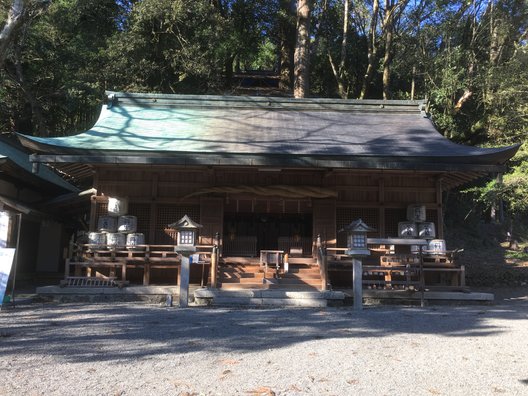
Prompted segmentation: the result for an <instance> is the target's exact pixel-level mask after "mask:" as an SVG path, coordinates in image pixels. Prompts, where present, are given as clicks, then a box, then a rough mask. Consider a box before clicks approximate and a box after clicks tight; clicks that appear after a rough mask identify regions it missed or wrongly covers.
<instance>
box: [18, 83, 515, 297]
mask: <svg viewBox="0 0 528 396" xmlns="http://www.w3.org/2000/svg"><path fill="white" fill-rule="evenodd" d="M19 139H20V141H21V142H22V143H23V144H24V146H26V147H27V148H28V149H30V150H31V151H32V152H33V153H34V154H33V155H32V156H31V160H32V161H33V163H34V165H35V166H36V167H38V166H46V165H49V166H51V167H52V168H55V169H57V170H59V171H61V172H64V173H66V174H69V175H71V177H73V178H74V179H75V178H77V179H79V180H87V178H88V180H89V181H90V183H91V186H93V188H94V195H93V197H92V201H91V202H92V208H91V218H90V227H91V231H92V232H94V233H97V232H100V231H103V232H104V231H105V229H104V227H101V218H102V217H104V216H108V215H109V214H110V213H109V208H108V205H109V198H115V197H117V198H120V199H122V200H123V202H126V203H127V205H126V206H127V208H126V213H124V212H123V213H124V215H126V216H129V217H130V218H133V219H134V223H135V224H134V227H133V229H129V230H127V229H126V227H125V228H124V231H125V233H126V231H133V233H134V234H137V235H136V236H140V237H141V238H140V239H139V240H140V242H141V243H140V244H138V245H140V248H141V249H140V248H138V247H136V248H135V249H132V248H131V246H129V243H126V244H125V243H124V242H120V243H117V245H115V244H114V245H113V248H110V249H107V247H108V243H107V244H106V245H105V244H104V243H101V244H100V245H98V246H99V248H97V249H94V247H93V246H91V248H90V244H88V245H86V246H85V248H81V249H80V251H79V252H77V253H76V254H75V255H74V257H72V259H71V260H70V263H69V264H68V265H67V267H70V265H71V266H72V268H70V269H68V270H67V275H68V276H70V277H72V278H75V277H74V276H72V274H75V275H77V276H78V277H87V276H95V275H98V276H99V277H101V278H102V279H104V278H105V277H109V276H110V275H111V276H112V277H115V279H118V280H119V279H120V280H122V281H126V282H130V283H139V284H142V283H143V284H167V283H169V284H171V283H172V284H176V283H177V282H178V258H177V254H174V249H173V247H174V244H175V241H174V237H175V233H174V230H171V229H169V228H168V225H169V224H171V223H174V222H175V221H178V220H179V219H180V218H182V217H183V216H184V215H187V216H189V218H191V219H193V220H194V221H196V222H197V223H200V224H201V225H202V228H201V229H200V230H199V240H198V250H199V253H198V254H197V255H196V258H195V263H201V264H202V265H201V266H200V265H197V266H195V270H194V272H193V273H192V274H191V281H194V282H197V283H201V284H202V285H206V284H209V285H212V286H214V287H218V288H292V289H295V288H301V289H302V288H303V287H305V288H312V289H317V290H326V289H328V288H338V287H344V288H346V287H350V282H351V279H350V268H347V266H346V257H345V255H344V250H345V248H346V244H347V240H346V239H347V235H346V233H344V232H341V233H340V232H338V231H339V230H341V229H343V228H344V227H345V226H346V225H348V224H350V223H351V222H352V221H354V220H357V219H362V220H363V221H364V222H365V223H366V224H368V226H370V227H371V228H372V229H374V231H371V232H369V233H368V237H369V241H371V242H373V243H372V246H371V248H372V252H373V254H372V255H371V256H370V257H369V259H368V260H367V263H366V264H369V265H372V266H373V267H372V268H373V269H372V271H370V272H369V271H367V272H366V273H365V276H366V278H371V279H370V280H369V279H366V280H365V285H368V286H369V287H370V286H372V287H374V288H376V287H381V288H398V287H407V288H408V287H409V286H410V285H411V284H410V283H409V282H411V281H410V280H409V279H410V275H409V274H411V275H412V270H409V265H410V266H412V265H414V263H415V261H416V257H418V256H412V254H413V252H412V251H411V250H412V249H413V248H412V246H411V244H410V243H405V241H404V243H402V244H401V246H399V243H398V241H399V242H401V240H400V239H401V229H400V223H401V222H404V221H406V220H407V209H408V208H409V205H420V206H421V207H423V208H424V216H425V218H424V219H422V220H421V221H425V222H428V223H432V224H433V225H434V229H435V231H436V232H435V235H434V237H435V238H436V239H440V240H442V239H443V233H444V224H443V202H442V195H443V193H444V192H445V191H447V190H449V189H452V188H455V187H457V186H460V185H463V184H464V183H467V182H469V181H471V180H474V179H476V178H479V177H482V176H486V175H488V174H490V173H496V172H501V171H502V170H503V169H504V164H505V163H506V161H507V160H508V159H509V158H511V157H512V156H513V155H514V154H515V152H516V151H517V149H518V146H511V147H504V148H486V149H485V148H477V147H470V146H463V145H458V144H455V143H453V142H451V141H449V140H448V139H446V138H445V137H444V136H442V135H441V134H440V133H438V131H437V130H436V129H435V127H434V125H433V123H432V121H431V119H430V118H429V117H428V116H427V114H426V112H425V103H424V102H421V101H380V100H340V99H315V98H310V99H290V98H273V97H230V96H193V95H162V94H140V93H120V92H109V93H108V94H107V102H106V104H105V105H104V106H103V109H102V111H101V115H100V117H99V119H98V121H97V122H96V124H95V125H94V126H93V127H92V128H90V129H89V130H87V131H84V132H81V133H79V134H77V135H74V136H68V137H55V138H39V137H31V136H26V135H21V134H20V135H19ZM118 221H121V220H118ZM120 227H121V226H119V230H121V228H120ZM106 231H109V230H106ZM90 242H91V244H92V245H93V244H94V243H93V241H90ZM107 242H109V240H107ZM374 242H375V243H374ZM135 243H137V240H136V242H135ZM424 243H425V242H424ZM125 245H126V246H125ZM448 248H449V247H448ZM318 249H322V250H321V251H323V252H324V255H325V256H326V258H322V257H319V254H318V251H319V250H318ZM444 250H446V251H447V249H445V248H444ZM387 257H388V258H387ZM391 257H392V258H391ZM383 263H390V264H386V265H384V264H383ZM429 264H430V265H431V268H436V267H438V268H445V269H446V271H443V273H440V274H439V275H438V276H437V277H436V278H435V277H433V275H432V273H433V272H434V271H433V270H431V271H430V272H431V273H430V274H428V275H427V277H426V278H425V279H426V280H427V279H428V278H429V279H430V284H431V285H434V286H442V285H446V286H457V287H463V286H464V281H463V269H460V268H457V267H456V264H454V263H453V260H452V257H448V256H445V257H440V258H438V257H437V258H433V259H431V260H430V262H429ZM384 266H385V267H387V266H388V267H390V266H393V267H392V268H394V269H389V270H387V268H385V269H383V268H382V267H384ZM435 266H436V267H435ZM404 268H407V269H406V270H405V269H404ZM391 271H392V272H393V273H391ZM405 271H407V272H405ZM451 272H453V274H455V277H454V278H453V276H451V275H452V274H451ZM446 274H447V276H446ZM376 276H377V278H376ZM398 277H400V278H401V282H399V283H398V282H396V281H395V279H399V278H398ZM411 278H412V277H411ZM112 279H113V278H112ZM376 279H377V280H376ZM387 279H388V280H387ZM369 282H370V283H369ZM406 282H407V283H406Z"/></svg>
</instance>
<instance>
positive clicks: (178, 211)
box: [153, 205, 200, 245]
mask: <svg viewBox="0 0 528 396" xmlns="http://www.w3.org/2000/svg"><path fill="white" fill-rule="evenodd" d="M185 215H187V216H189V217H190V218H191V219H193V220H194V221H196V222H198V223H199V222H200V206H192V205H186V206H178V205H159V206H158V213H157V214H156V223H155V224H154V242H153V243H154V244H157V245H174V244H175V243H176V233H175V232H165V229H166V227H167V225H168V224H171V223H174V222H175V221H178V220H180V219H181V218H182V217H183V216H185Z"/></svg>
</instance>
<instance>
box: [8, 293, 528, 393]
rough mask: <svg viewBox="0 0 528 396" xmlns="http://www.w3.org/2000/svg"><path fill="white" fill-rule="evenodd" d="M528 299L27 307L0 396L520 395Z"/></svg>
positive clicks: (526, 381) (14, 331)
mask: <svg viewBox="0 0 528 396" xmlns="http://www.w3.org/2000/svg"><path fill="white" fill-rule="evenodd" d="M527 295H528V292H527V293H526V294H525V295H524V296H523V295H521V296H517V297H515V298H510V299H506V300H504V301H501V302H500V303H499V304H497V305H493V306H464V307H460V306H430V307H427V308H423V309H422V308H417V307H401V306H384V307H383V306H381V307H380V306H378V307H370V308H367V309H365V310H363V311H361V312H357V311H353V310H352V309H350V308H328V309H229V308H214V309H211V308H188V309H178V308H165V307H160V306H156V305H148V304H134V303H126V304H123V303H120V304H112V305H110V304H62V305H51V304H46V305H42V304H36V303H34V304H31V305H26V306H19V307H18V308H16V309H10V310H7V311H6V310H4V311H2V312H0V395H142V396H143V395H201V394H206V395H209V394H211V395H250V396H251V395H254V396H256V395H411V394H413V395H495V394H497V395H498V394H505V395H526V394H528V320H527V319H528V298H527Z"/></svg>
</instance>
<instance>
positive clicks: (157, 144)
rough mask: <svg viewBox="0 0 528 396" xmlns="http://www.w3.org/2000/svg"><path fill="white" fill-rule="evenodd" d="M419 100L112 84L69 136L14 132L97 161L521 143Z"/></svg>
mask: <svg viewBox="0 0 528 396" xmlns="http://www.w3.org/2000/svg"><path fill="white" fill-rule="evenodd" d="M422 109H423V102H419V101H373V100H370V101H369V100H364V101H358V100H339V99H301V100H298V99H287V98H286V99H285V98H268V97H229V96H193V95H189V96H186V95H156V94H127V93H109V103H108V105H107V106H104V107H103V110H102V111H101V115H100V117H99V119H98V121H97V122H96V124H95V125H94V126H93V127H92V128H91V129H89V130H87V131H85V132H82V133H80V134H78V135H75V136H69V137H57V138H38V137H29V136H24V135H21V136H20V138H21V140H22V142H23V143H24V145H26V146H27V147H30V148H31V149H33V150H34V151H36V152H39V153H47V154H68V155H85V156H86V155H98V157H97V159H94V161H101V162H113V161H114V162H115V161H116V159H108V160H105V159H104V156H110V155H112V156H116V155H117V156H120V158H123V156H125V155H126V156H128V158H127V159H123V161H124V162H134V161H136V160H135V159H134V158H146V157H148V158H154V157H156V156H161V155H164V156H165V157H167V158H169V160H168V161H169V162H170V158H176V157H179V158H181V157H182V156H187V158H189V159H192V160H193V161H194V162H196V161H197V160H196V158H200V160H199V161H200V163H201V164H208V163H210V164H217V163H220V162H219V160H218V157H221V163H222V164H226V161H227V162H229V160H232V161H233V164H236V163H237V162H236V160H235V159H240V158H242V157H247V156H254V157H260V158H262V157H270V158H271V157H273V158H274V159H273V161H277V162H278V163H280V161H281V160H278V159H277V157H283V158H289V159H292V158H301V157H302V158H311V159H317V158H319V159H320V158H326V159H332V160H338V161H344V160H348V161H351V160H355V159H358V158H367V159H369V161H370V160H372V159H374V160H378V159H380V160H383V159H385V160H387V159H390V160H391V161H395V160H397V161H404V162H409V161H413V158H414V161H415V162H416V163H419V162H420V161H421V162H423V160H424V159H426V160H427V161H429V162H434V163H437V162H441V163H445V162H448V163H463V164H483V165H497V164H502V163H504V162H505V161H506V160H507V159H509V158H510V157H511V156H512V155H513V154H514V153H515V151H516V150H517V147H516V146H514V147H508V148H498V149H482V148H477V147H470V146H462V145H458V144H455V143H453V142H451V141H449V140H448V139H446V138H445V137H443V136H442V135H441V134H440V133H438V132H437V131H436V129H435V127H434V125H433V124H432V122H431V120H430V119H429V118H427V117H425V115H424V112H423V110H422ZM208 156H211V157H208ZM213 156H214V157H215V159H214V160H212V159H211V160H208V159H207V158H213ZM94 158H95V157H94ZM55 160H56V161H57V162H61V161H65V160H64V159H60V158H59V157H56V159H55ZM120 161H121V160H120ZM141 161H143V160H140V162H141ZM208 161H209V162H208ZM342 166H343V167H346V166H347V165H346V164H345V162H343V165H342Z"/></svg>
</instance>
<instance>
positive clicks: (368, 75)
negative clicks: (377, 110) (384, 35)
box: [359, 0, 379, 99]
mask: <svg viewBox="0 0 528 396" xmlns="http://www.w3.org/2000/svg"><path fill="white" fill-rule="evenodd" d="M378 13H379V0H374V1H373V3H372V19H371V20H370V29H369V34H368V55H367V57H368V65H367V70H366V72H365V75H364V76H363V85H362V87H361V93H360V94H359V98H360V99H365V97H366V96H367V94H368V90H369V86H370V82H371V81H372V75H373V74H374V68H375V65H374V63H375V62H376V56H377V52H378V43H377V37H376V28H377V26H378Z"/></svg>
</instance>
